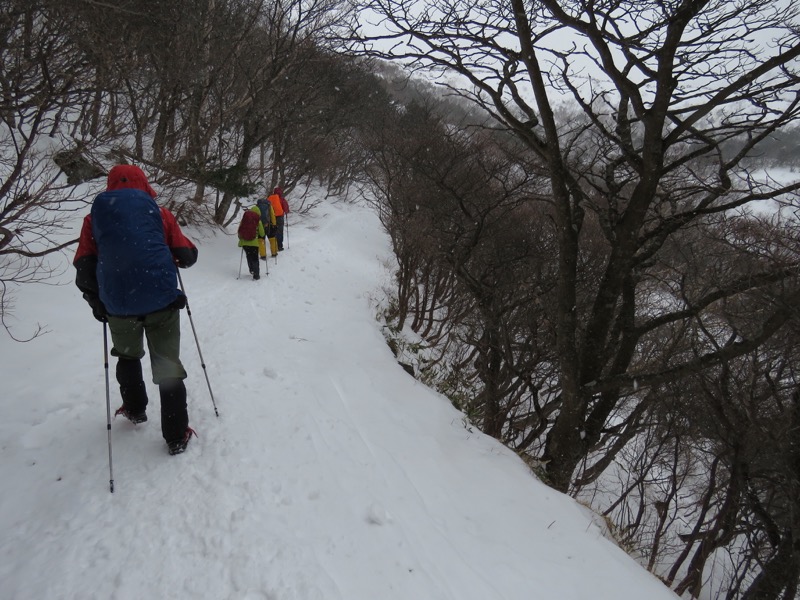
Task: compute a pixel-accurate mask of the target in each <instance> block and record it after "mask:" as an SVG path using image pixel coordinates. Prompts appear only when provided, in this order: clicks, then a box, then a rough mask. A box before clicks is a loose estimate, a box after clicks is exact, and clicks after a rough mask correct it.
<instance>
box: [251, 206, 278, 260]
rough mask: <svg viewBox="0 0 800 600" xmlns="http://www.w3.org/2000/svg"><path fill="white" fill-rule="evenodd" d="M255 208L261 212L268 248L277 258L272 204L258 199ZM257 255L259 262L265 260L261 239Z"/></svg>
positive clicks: (265, 250)
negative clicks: (259, 258) (259, 257)
mask: <svg viewBox="0 0 800 600" xmlns="http://www.w3.org/2000/svg"><path fill="white" fill-rule="evenodd" d="M256 206H257V207H258V209H259V211H260V212H261V224H262V225H263V226H264V231H265V232H266V236H267V238H268V239H269V247H270V250H271V251H272V256H278V240H277V239H275V233H276V227H275V223H276V220H275V210H274V209H273V208H272V203H271V202H270V201H269V200H267V199H266V198H259V199H258V202H256ZM258 253H259V255H260V256H261V260H267V245H266V243H265V242H264V240H263V239H261V242H260V244H259V246H258Z"/></svg>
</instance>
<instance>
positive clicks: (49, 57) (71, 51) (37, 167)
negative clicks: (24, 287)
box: [0, 2, 96, 337]
mask: <svg viewBox="0 0 800 600" xmlns="http://www.w3.org/2000/svg"><path fill="white" fill-rule="evenodd" d="M47 10H48V6H47V4H46V3H40V2H5V3H3V5H2V8H0V57H2V58H1V59H0V135H2V137H3V145H2V150H0V320H1V321H2V323H3V326H4V327H5V328H6V331H8V333H9V335H11V332H10V330H9V325H8V321H7V319H6V317H7V314H8V311H9V309H10V307H11V304H10V302H11V297H10V296H9V293H10V288H9V284H12V283H13V284H21V283H30V282H34V281H39V282H41V281H44V280H46V279H47V278H48V277H49V276H50V275H52V273H53V267H52V266H50V263H48V261H47V260H46V257H47V256H48V255H50V254H52V253H54V252H58V251H60V250H62V249H64V248H66V247H67V246H69V245H70V244H72V243H73V240H70V239H65V236H64V235H63V232H62V230H63V224H64V221H65V219H66V217H67V216H68V213H69V211H70V210H77V209H78V208H79V207H81V206H82V205H80V204H78V203H76V202H75V198H74V197H73V196H72V190H73V185H71V182H67V181H66V180H65V178H64V177H63V176H61V172H60V169H59V167H58V166H56V164H55V163H54V162H53V155H54V154H56V153H57V152H58V151H59V150H61V149H62V148H63V147H64V141H63V140H62V139H61V129H62V127H64V128H67V127H68V125H69V123H70V122H71V121H73V120H74V118H75V112H77V109H79V107H80V106H81V105H82V104H83V103H84V101H85V100H86V98H87V97H89V96H90V95H91V90H92V82H93V72H92V69H91V67H90V66H88V65H87V64H86V62H85V61H84V60H83V59H82V55H81V54H80V52H79V51H77V49H76V48H75V46H74V45H73V44H72V43H71V42H70V39H69V38H68V37H67V36H65V35H64V32H63V30H62V29H60V28H59V27H58V26H57V25H56V24H55V23H54V22H52V21H51V20H50V19H49V18H48V15H47ZM95 174H96V173H95ZM39 332H41V328H40V327H39V328H38V329H37V330H36V332H35V333H34V334H33V335H37V334H38V333H39ZM12 337H14V336H13V335H12Z"/></svg>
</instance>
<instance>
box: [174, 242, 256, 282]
mask: <svg viewBox="0 0 800 600" xmlns="http://www.w3.org/2000/svg"><path fill="white" fill-rule="evenodd" d="M243 258H244V248H242V254H241V256H239V274H238V275H237V276H236V279H241V277H242V259H243ZM180 276H181V274H180V272H178V278H180Z"/></svg>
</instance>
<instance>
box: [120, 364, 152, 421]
mask: <svg viewBox="0 0 800 600" xmlns="http://www.w3.org/2000/svg"><path fill="white" fill-rule="evenodd" d="M116 374H117V383H119V393H120V396H122V406H123V407H124V408H125V410H127V411H128V412H129V413H131V414H134V415H138V414H140V413H143V412H145V410H146V409H147V388H146V387H145V385H144V378H143V377H142V361H140V360H136V359H130V358H120V359H119V360H118V361H117V373H116Z"/></svg>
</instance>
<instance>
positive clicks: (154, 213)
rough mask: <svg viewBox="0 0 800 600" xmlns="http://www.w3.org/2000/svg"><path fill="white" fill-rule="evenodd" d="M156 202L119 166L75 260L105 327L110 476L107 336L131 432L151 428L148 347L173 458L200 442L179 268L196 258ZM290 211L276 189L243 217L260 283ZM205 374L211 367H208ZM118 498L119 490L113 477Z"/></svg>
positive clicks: (131, 168)
mask: <svg viewBox="0 0 800 600" xmlns="http://www.w3.org/2000/svg"><path fill="white" fill-rule="evenodd" d="M156 196H157V194H156V192H155V190H154V189H153V188H152V187H151V185H150V183H149V182H148V180H147V176H146V175H145V174H144V172H143V171H142V170H141V169H140V168H139V167H137V166H135V165H126V164H120V165H116V166H114V167H113V168H112V169H111V170H110V171H109V173H108V177H107V181H106V190H105V191H104V192H101V193H100V194H98V195H97V196H96V197H95V198H94V201H93V202H92V207H91V210H90V212H89V214H88V215H86V216H85V217H84V219H83V224H82V227H81V232H80V237H79V239H78V248H77V250H76V252H75V257H74V259H73V266H74V267H75V269H76V276H75V284H76V285H77V286H78V289H79V290H80V291H81V292H82V293H83V297H84V299H85V300H86V301H87V302H88V303H89V306H90V307H91V309H92V314H93V315H94V317H95V319H97V320H98V321H100V322H101V323H102V324H103V340H104V347H105V349H106V359H105V365H104V366H105V369H106V405H107V412H108V432H109V470H112V467H111V408H110V405H109V403H110V399H109V394H108V342H107V332H108V331H109V330H110V332H111V342H112V349H111V355H112V356H115V357H116V358H117V365H116V371H115V375H116V380H117V383H118V384H119V392H120V396H121V398H122V405H121V406H120V407H119V408H118V409H117V410H116V412H115V413H114V416H115V417H116V416H122V417H124V418H125V419H127V420H129V421H130V422H131V423H133V424H134V425H138V424H140V423H144V422H146V421H147V405H148V401H149V399H148V396H147V389H146V386H145V382H144V376H143V372H142V358H144V355H145V346H144V342H145V340H146V341H147V350H148V352H149V353H150V366H151V371H152V377H153V383H155V384H156V385H157V386H158V390H159V396H160V400H161V434H162V436H163V438H164V441H165V442H166V444H167V450H168V452H169V454H173V455H174V454H180V453H182V452H184V451H185V450H186V448H187V446H188V444H189V440H190V439H191V438H192V436H196V435H197V433H196V432H195V431H194V429H192V428H191V427H189V414H188V407H187V399H186V386H185V385H184V380H185V379H186V377H187V373H186V370H185V369H184V367H183V364H182V363H181V359H180V339H181V335H180V312H179V311H180V310H181V309H183V308H186V309H187V312H188V314H189V319H190V321H191V311H189V309H188V300H187V298H186V294H185V293H184V290H183V283H182V281H181V278H180V273H179V272H178V268H181V269H185V268H188V267H191V266H192V265H194V264H195V263H196V262H197V256H198V250H197V247H196V246H195V245H194V243H193V242H192V241H191V240H190V239H189V238H187V237H186V236H185V235H184V234H183V232H182V231H181V228H180V226H179V225H178V222H177V220H176V219H175V215H173V214H172V213H171V212H170V211H169V210H168V209H166V208H164V207H160V206H159V205H158V204H157V203H156V201H155V198H156ZM288 213H289V205H288V203H287V201H286V198H285V197H284V195H283V191H282V190H281V188H279V187H276V188H274V190H273V193H272V194H271V195H269V196H264V197H262V198H260V199H259V200H258V201H257V202H256V204H255V205H254V206H252V207H251V208H249V209H248V210H246V211H245V212H244V215H243V217H242V221H241V223H240V225H239V228H238V231H237V233H238V238H239V246H240V247H241V248H242V252H243V254H244V256H246V257H247V266H248V269H249V270H250V274H251V275H252V276H253V279H254V280H257V279H259V278H260V265H259V259H261V260H264V261H266V259H267V250H266V241H265V240H269V245H270V251H271V254H272V256H273V257H277V256H278V252H280V251H282V250H283V241H284V236H283V234H284V232H283V228H284V221H285V216H286V215H287V214H288ZM265 267H266V264H265ZM240 269H241V263H240ZM192 328H193V329H194V323H192ZM195 338H196V334H195ZM199 350H200V347H199V343H198V351H199ZM202 362H203V361H202V355H201V363H202ZM202 366H203V368H204V369H205V364H203V365H202ZM206 379H207V377H206ZM209 392H211V386H210V384H209ZM212 402H213V394H212ZM214 410H215V411H216V405H215V406H214ZM217 416H219V414H217ZM111 491H112V492H113V491H114V479H113V470H112V474H111Z"/></svg>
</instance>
